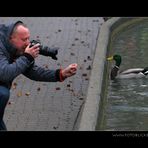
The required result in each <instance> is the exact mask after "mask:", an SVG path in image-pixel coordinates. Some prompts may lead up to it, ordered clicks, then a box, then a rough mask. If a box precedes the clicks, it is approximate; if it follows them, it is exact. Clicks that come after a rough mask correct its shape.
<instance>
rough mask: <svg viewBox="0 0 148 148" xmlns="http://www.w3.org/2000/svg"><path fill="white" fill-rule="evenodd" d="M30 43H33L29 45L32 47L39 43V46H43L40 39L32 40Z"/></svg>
mask: <svg viewBox="0 0 148 148" xmlns="http://www.w3.org/2000/svg"><path fill="white" fill-rule="evenodd" d="M30 43H31V44H30V46H29V47H30V48H31V47H32V46H34V45H36V44H38V43H39V44H40V46H39V47H40V48H41V42H40V41H38V40H32V41H31V42H30Z"/></svg>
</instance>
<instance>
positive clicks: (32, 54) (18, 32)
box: [0, 21, 77, 131]
mask: <svg viewBox="0 0 148 148" xmlns="http://www.w3.org/2000/svg"><path fill="white" fill-rule="evenodd" d="M39 54H42V55H44V56H50V57H51V58H52V59H54V60H57V57H56V55H57V54H58V48H49V47H47V46H45V47H43V46H42V45H41V44H40V42H38V41H35V40H33V41H31V42H30V31H29V29H28V27H27V26H26V25H25V24H24V23H23V22H21V21H17V22H15V23H12V24H10V25H8V26H6V25H4V24H1V25H0V130H5V131H6V130H7V128H6V125H5V123H4V121H3V116H4V111H5V107H6V104H7V102H8V100H9V97H10V88H11V85H12V82H13V80H14V79H15V78H16V77H17V76H18V75H20V74H23V75H24V76H26V77H28V78H29V79H31V80H35V81H42V82H58V81H59V82H62V81H64V80H65V79H66V78H68V77H71V76H73V75H75V74H76V71H77V64H76V63H73V64H70V65H69V66H68V67H66V68H65V69H56V70H51V69H45V68H43V67H39V66H37V65H36V64H35V58H36V57H38V55H39Z"/></svg>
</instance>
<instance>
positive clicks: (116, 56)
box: [107, 54, 121, 67]
mask: <svg viewBox="0 0 148 148" xmlns="http://www.w3.org/2000/svg"><path fill="white" fill-rule="evenodd" d="M107 60H109V61H110V60H115V62H116V66H118V67H119V66H120V64H121V56H120V55H117V54H115V55H114V56H111V57H109V58H107Z"/></svg>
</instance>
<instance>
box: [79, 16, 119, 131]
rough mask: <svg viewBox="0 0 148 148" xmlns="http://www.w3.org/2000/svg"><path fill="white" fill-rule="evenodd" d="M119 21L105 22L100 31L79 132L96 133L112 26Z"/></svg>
mask: <svg viewBox="0 0 148 148" xmlns="http://www.w3.org/2000/svg"><path fill="white" fill-rule="evenodd" d="M118 19H119V18H114V19H111V20H110V21H107V22H105V23H104V24H103V25H102V27H101V29H100V32H99V36H98V41H97V45H96V53H95V57H94V61H93V66H92V71H91V76H90V81H89V86H88V92H87V97H86V102H85V104H84V107H83V111H82V114H81V119H80V124H79V128H78V130H79V131H94V130H95V128H96V123H97V117H98V111H99V104H100V99H101V97H100V96H101V88H102V82H103V73H104V62H105V61H106V51H107V45H108V41H109V34H110V26H111V25H112V24H113V23H114V22H115V21H117V20H118Z"/></svg>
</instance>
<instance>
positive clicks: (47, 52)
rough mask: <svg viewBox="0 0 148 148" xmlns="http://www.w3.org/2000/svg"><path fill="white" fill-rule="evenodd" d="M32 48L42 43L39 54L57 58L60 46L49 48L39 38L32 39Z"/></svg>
mask: <svg viewBox="0 0 148 148" xmlns="http://www.w3.org/2000/svg"><path fill="white" fill-rule="evenodd" d="M30 43H31V44H30V46H29V47H30V48H31V47H32V46H34V45H36V44H38V43H39V44H40V45H39V48H40V50H39V54H41V55H44V56H50V57H51V58H52V59H54V60H57V59H58V58H57V57H56V55H57V54H58V50H59V48H58V47H54V48H49V47H47V46H42V45H41V42H40V41H39V40H32V41H30Z"/></svg>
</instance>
